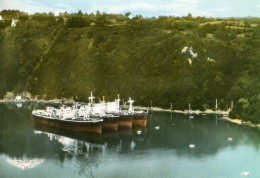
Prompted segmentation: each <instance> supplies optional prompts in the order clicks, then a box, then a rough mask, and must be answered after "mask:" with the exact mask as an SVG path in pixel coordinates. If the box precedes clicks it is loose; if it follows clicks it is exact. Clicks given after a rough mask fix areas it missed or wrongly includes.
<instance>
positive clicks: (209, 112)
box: [134, 106, 230, 115]
mask: <svg viewBox="0 0 260 178" xmlns="http://www.w3.org/2000/svg"><path fill="white" fill-rule="evenodd" d="M134 108H135V109H138V110H146V109H149V110H150V111H162V112H174V113H181V114H198V115H199V114H222V115H228V114H229V112H230V110H227V111H222V110H217V111H213V110H211V109H207V110H205V111H200V110H184V111H182V110H174V109H162V108H159V107H150V108H147V107H142V106H135V107H134Z"/></svg>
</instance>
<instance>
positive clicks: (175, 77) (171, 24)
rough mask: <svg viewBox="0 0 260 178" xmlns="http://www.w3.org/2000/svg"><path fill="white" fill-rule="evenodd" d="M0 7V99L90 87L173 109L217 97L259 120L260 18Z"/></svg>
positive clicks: (206, 104) (84, 92) (83, 95)
mask: <svg viewBox="0 0 260 178" xmlns="http://www.w3.org/2000/svg"><path fill="white" fill-rule="evenodd" d="M0 14H1V15H2V16H3V19H4V20H2V21H0V83H1V85H0V97H1V98H2V97H3V96H4V95H5V93H6V92H8V91H13V92H15V93H20V92H23V91H29V92H30V93H32V94H33V95H34V96H37V95H38V96H47V98H61V97H67V98H68V97H72V96H73V98H74V99H75V98H76V99H77V100H80V101H86V99H87V96H88V95H89V92H90V91H93V92H94V93H95V95H96V96H103V95H105V96H106V98H107V99H108V100H113V99H114V98H115V97H116V94H117V93H120V94H121V97H122V98H124V99H125V100H126V99H127V97H128V96H132V98H134V99H136V100H137V103H136V104H141V105H144V106H149V105H150V102H151V101H152V103H153V105H154V106H161V107H165V108H169V107H170V102H172V103H173V107H174V108H175V109H187V108H188V103H191V105H192V108H193V109H206V108H214V102H215V99H218V101H219V106H220V108H221V109H227V108H229V107H230V102H231V101H234V110H233V112H232V116H233V117H239V118H243V119H245V120H247V119H249V120H252V121H259V120H260V119H259V118H258V117H257V116H259V115H260V110H259V108H260V70H259V69H260V50H259V49H260V19H257V18H244V19H234V18H230V19H214V18H205V17H192V15H191V14H188V16H186V17H172V16H170V17H158V18H143V17H142V16H135V17H133V18H131V19H130V18H129V16H130V14H131V13H126V14H124V15H116V14H105V13H100V12H97V13H96V14H87V13H84V14H83V13H82V12H81V11H79V12H78V13H75V14H68V13H61V14H60V15H59V16H54V14H52V13H48V14H47V13H42V14H40V13H37V14H33V15H28V14H26V13H22V12H19V11H10V12H9V11H2V12H1V13H0ZM13 18H15V19H18V21H17V26H16V27H10V23H11V19H13ZM184 47H189V49H191V47H192V49H191V51H192V53H191V52H189V51H186V52H184V53H182V50H183V48H184ZM196 53H197V54H196ZM195 54H196V55H195Z"/></svg>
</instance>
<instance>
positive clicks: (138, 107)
mask: <svg viewBox="0 0 260 178" xmlns="http://www.w3.org/2000/svg"><path fill="white" fill-rule="evenodd" d="M29 102H32V103H43V104H44V103H49V104H73V103H74V100H61V99H53V100H43V99H41V100H37V99H32V100H28V99H22V100H19V101H15V100H3V99H0V103H29ZM122 106H123V108H124V105H122ZM134 109H137V110H149V111H160V112H173V113H180V114H197V115H199V114H222V115H228V114H229V112H230V110H228V111H222V110H217V111H213V110H211V109H207V110H206V111H200V110H184V111H182V110H172V109H163V108H160V107H144V106H134Z"/></svg>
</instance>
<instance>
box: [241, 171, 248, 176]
mask: <svg viewBox="0 0 260 178" xmlns="http://www.w3.org/2000/svg"><path fill="white" fill-rule="evenodd" d="M241 175H242V176H248V175H249V172H247V171H244V172H241Z"/></svg>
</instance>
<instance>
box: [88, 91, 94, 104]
mask: <svg viewBox="0 0 260 178" xmlns="http://www.w3.org/2000/svg"><path fill="white" fill-rule="evenodd" d="M94 98H95V97H94V96H93V95H92V92H90V97H88V99H89V101H90V103H93V99H94Z"/></svg>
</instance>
